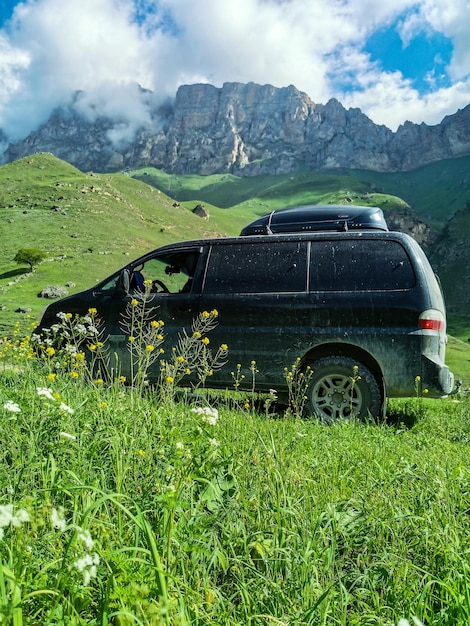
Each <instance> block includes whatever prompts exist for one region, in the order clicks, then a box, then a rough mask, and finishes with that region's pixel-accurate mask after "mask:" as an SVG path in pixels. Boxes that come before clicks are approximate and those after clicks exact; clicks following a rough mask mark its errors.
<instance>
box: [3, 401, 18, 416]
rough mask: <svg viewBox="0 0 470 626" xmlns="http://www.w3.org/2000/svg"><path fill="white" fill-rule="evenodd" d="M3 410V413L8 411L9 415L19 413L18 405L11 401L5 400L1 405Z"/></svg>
mask: <svg viewBox="0 0 470 626" xmlns="http://www.w3.org/2000/svg"><path fill="white" fill-rule="evenodd" d="M3 408H4V409H5V411H9V412H10V413H21V409H20V407H19V405H18V404H17V403H16V402H13V400H7V401H6V402H5V404H4V405H3Z"/></svg>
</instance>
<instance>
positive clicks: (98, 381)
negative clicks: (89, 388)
mask: <svg viewBox="0 0 470 626" xmlns="http://www.w3.org/2000/svg"><path fill="white" fill-rule="evenodd" d="M103 383H104V380H103V379H102V378H97V379H96V380H95V384H97V385H102V384H103Z"/></svg>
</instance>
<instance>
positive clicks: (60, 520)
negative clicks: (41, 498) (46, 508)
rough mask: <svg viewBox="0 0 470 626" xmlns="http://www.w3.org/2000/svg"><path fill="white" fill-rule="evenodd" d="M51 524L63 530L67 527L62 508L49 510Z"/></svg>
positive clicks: (56, 528)
mask: <svg viewBox="0 0 470 626" xmlns="http://www.w3.org/2000/svg"><path fill="white" fill-rule="evenodd" d="M51 524H52V528H54V529H55V530H58V531H61V532H63V531H64V530H65V529H66V528H67V522H66V521H65V517H64V509H63V508H62V507H59V508H58V509H56V508H53V509H52V511H51Z"/></svg>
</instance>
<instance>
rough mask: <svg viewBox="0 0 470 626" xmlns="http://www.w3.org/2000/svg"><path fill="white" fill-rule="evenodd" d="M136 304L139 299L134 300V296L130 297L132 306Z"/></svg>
mask: <svg viewBox="0 0 470 626" xmlns="http://www.w3.org/2000/svg"><path fill="white" fill-rule="evenodd" d="M138 304H139V301H138V300H136V299H135V298H132V300H131V305H132V306H137V305H138Z"/></svg>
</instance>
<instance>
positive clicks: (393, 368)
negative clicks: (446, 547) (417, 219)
mask: <svg viewBox="0 0 470 626" xmlns="http://www.w3.org/2000/svg"><path fill="white" fill-rule="evenodd" d="M252 232H255V233H257V234H250V233H252ZM142 277H143V278H144V279H145V280H147V281H150V280H151V281H152V283H151V284H152V289H151V293H150V294H149V295H148V297H147V298H146V306H148V307H158V309H157V310H158V317H159V318H160V319H162V320H163V321H164V323H165V336H166V338H165V342H168V345H176V343H177V341H178V337H179V336H180V335H181V332H182V330H183V329H189V328H191V323H192V321H193V320H194V318H195V317H196V316H197V315H198V314H200V313H201V312H203V311H211V310H217V312H218V321H219V325H218V326H217V327H216V328H215V329H214V330H213V331H212V332H211V343H213V344H215V345H217V344H218V343H219V344H221V343H224V344H227V345H228V348H229V353H228V362H227V363H226V364H225V365H224V366H223V367H221V368H220V369H219V370H217V371H214V373H213V376H211V377H210V378H208V379H207V381H206V386H210V387H214V388H228V389H230V388H232V389H233V374H232V373H233V371H234V370H235V369H237V366H238V365H240V366H241V367H242V368H246V370H247V372H248V370H249V365H250V363H251V362H252V361H256V369H257V373H256V379H255V386H256V389H257V390H259V391H268V390H270V389H275V390H276V391H277V393H278V394H280V395H282V394H283V393H286V392H287V383H286V377H285V372H286V368H287V369H289V368H291V367H292V364H293V363H297V364H298V366H299V367H300V368H304V369H306V368H307V367H308V366H309V367H310V370H309V371H310V372H312V371H313V373H312V374H311V376H310V378H309V385H308V389H307V392H306V395H307V402H306V404H307V410H308V412H309V414H311V415H317V416H318V417H320V418H321V419H323V420H325V421H328V422H331V421H333V420H336V419H341V418H348V417H351V416H352V415H354V416H356V417H360V418H365V417H366V416H367V415H368V414H371V415H373V416H379V415H380V414H381V413H382V412H383V408H384V406H385V400H386V398H387V397H406V396H413V395H415V394H416V381H419V383H420V388H421V389H426V392H427V393H428V394H429V396H442V395H445V394H448V393H450V392H451V390H452V388H453V375H452V374H451V373H450V371H449V368H448V367H447V366H446V365H445V348H446V313H445V306H444V301H443V297H442V292H441V289H440V286H439V283H438V281H437V279H436V276H435V275H434V272H433V270H432V268H431V266H430V264H429V262H428V259H427V258H426V256H425V254H424V252H423V250H422V249H421V248H420V246H419V245H418V244H417V243H416V241H414V239H412V238H411V237H410V236H408V235H406V234H404V233H400V232H389V231H388V228H387V226H386V223H385V220H384V219H383V214H382V211H381V210H380V209H376V208H374V209H371V208H366V207H349V206H346V207H345V206H323V207H319V206H308V207H295V208H293V209H286V210H284V211H278V212H274V213H272V214H271V215H269V216H265V217H264V218H261V220H257V221H256V222H254V223H253V224H252V225H250V226H248V227H247V228H246V229H244V231H242V235H241V236H239V237H230V238H219V239H201V240H196V241H186V242H180V243H174V244H170V245H166V246H163V247H161V248H158V249H157V250H154V251H153V252H150V253H148V254H146V255H144V256H142V257H140V258H139V259H137V260H135V261H133V262H131V263H129V264H128V265H127V266H126V267H124V268H123V269H121V270H119V271H117V272H116V273H115V274H113V275H112V276H110V277H109V278H106V279H105V280H103V281H102V282H100V283H99V284H97V285H96V286H94V287H92V288H91V289H89V290H87V291H84V292H81V293H78V294H75V295H71V296H69V297H67V298H64V299H62V300H60V301H57V302H54V303H53V304H51V305H50V306H48V307H47V309H46V310H45V311H44V313H43V316H42V319H41V320H40V322H39V325H38V328H37V329H36V331H35V333H36V334H38V333H39V334H40V333H41V332H42V331H43V330H44V329H46V328H50V327H51V326H52V325H53V324H55V323H56V322H57V314H59V313H71V314H72V315H74V314H79V315H84V314H86V312H87V311H88V310H89V309H90V308H94V309H96V310H97V311H98V314H99V316H100V318H101V320H102V321H103V323H104V325H105V330H106V335H107V337H108V342H109V348H110V350H111V351H112V352H113V353H115V354H116V355H117V356H118V357H120V358H119V362H120V363H121V366H122V367H123V368H124V369H125V367H126V365H125V364H126V362H127V361H128V358H127V360H126V356H125V355H126V351H127V349H128V338H127V337H126V336H125V332H124V331H123V329H122V324H120V319H121V318H122V315H123V314H124V312H125V310H126V306H128V305H129V302H131V300H132V299H133V298H135V296H136V293H137V291H138V289H139V285H138V281H137V278H139V279H140V280H141V279H142ZM147 284H149V283H148V282H147ZM122 373H123V374H124V375H126V372H125V371H123V372H122ZM159 373H160V369H159V366H158V363H157V362H156V363H155V364H154V366H153V368H151V369H150V370H149V372H148V378H149V380H150V381H152V379H155V380H156V379H158V376H159ZM248 373H249V372H248ZM245 380H249V381H250V384H252V380H251V378H250V377H249V376H247V377H246V379H245ZM190 383H191V381H190V380H188V384H190Z"/></svg>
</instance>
